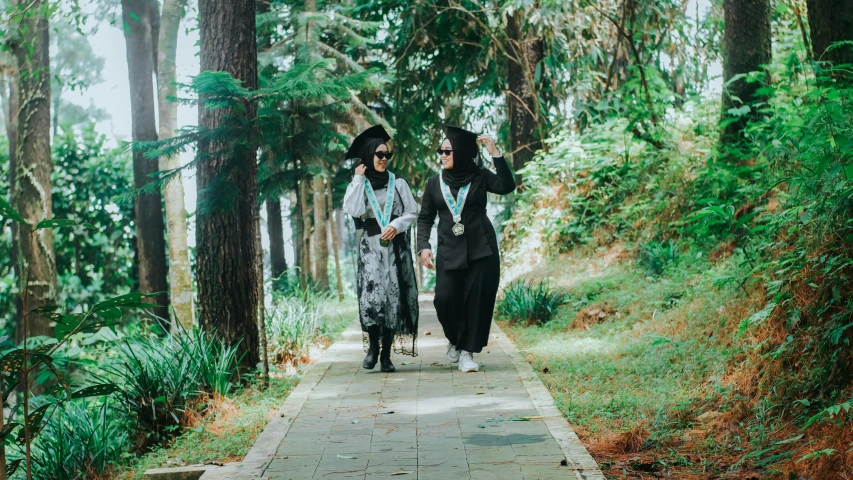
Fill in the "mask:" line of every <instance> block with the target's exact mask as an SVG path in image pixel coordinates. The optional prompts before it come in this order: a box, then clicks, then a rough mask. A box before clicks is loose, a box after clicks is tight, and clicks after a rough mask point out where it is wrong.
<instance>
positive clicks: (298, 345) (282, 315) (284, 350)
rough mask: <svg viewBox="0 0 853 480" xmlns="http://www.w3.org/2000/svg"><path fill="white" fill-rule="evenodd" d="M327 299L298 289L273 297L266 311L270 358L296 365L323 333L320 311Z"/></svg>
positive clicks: (322, 318) (309, 290)
mask: <svg viewBox="0 0 853 480" xmlns="http://www.w3.org/2000/svg"><path fill="white" fill-rule="evenodd" d="M327 301H328V296H326V295H323V294H318V293H316V292H315V291H314V290H313V289H312V288H310V287H309V288H307V289H305V290H301V289H299V287H298V286H296V287H295V288H294V290H291V291H290V292H285V293H284V294H282V295H274V300H273V307H272V308H271V309H268V310H267V318H266V326H267V339H268V340H267V341H268V342H269V352H270V358H271V360H272V361H274V362H275V363H287V362H292V363H294V364H296V363H299V361H300V360H302V359H303V358H304V357H307V356H308V354H309V353H310V348H311V346H313V345H314V343H315V341H316V339H317V338H318V337H319V336H320V335H322V334H323V332H324V330H325V329H326V319H325V316H324V315H323V309H324V307H325V306H326V305H325V303H326V302H327Z"/></svg>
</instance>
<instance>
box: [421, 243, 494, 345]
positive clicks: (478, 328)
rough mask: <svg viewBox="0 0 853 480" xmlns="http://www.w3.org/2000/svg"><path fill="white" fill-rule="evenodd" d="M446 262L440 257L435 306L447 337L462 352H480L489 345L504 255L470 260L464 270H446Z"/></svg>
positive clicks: (437, 263) (437, 270)
mask: <svg viewBox="0 0 853 480" xmlns="http://www.w3.org/2000/svg"><path fill="white" fill-rule="evenodd" d="M443 263H444V262H443V261H442V256H441V255H438V258H437V259H436V265H435V270H436V282H435V299H434V300H433V304H434V305H435V311H436V313H437V314H438V321H439V322H440V323H441V327H442V328H443V329H444V336H445V337H447V339H448V340H449V341H450V342H451V343H452V344H453V345H455V346H456V348H457V349H458V350H464V351H466V352H471V353H480V352H481V351H482V350H483V347H485V346H486V345H488V344H489V329H490V328H491V326H492V312H493V311H494V309H495V298H496V297H497V295H498V286H499V284H500V276H501V262H500V256H498V255H489V256H488V257H485V258H480V259H477V260H473V261H469V263H468V268H467V269H464V270H445V269H444V268H443V267H444V265H443Z"/></svg>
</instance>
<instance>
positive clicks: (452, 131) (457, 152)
mask: <svg viewBox="0 0 853 480" xmlns="http://www.w3.org/2000/svg"><path fill="white" fill-rule="evenodd" d="M444 133H445V135H446V137H445V138H447V139H448V140H450V145H451V147H452V148H453V168H451V169H450V170H448V169H446V168H445V169H444V170H442V171H441V178H442V179H443V180H444V183H446V184H447V186H449V187H451V188H461V187H463V186H465V185H468V184H469V183H471V182H473V181H474V180H475V179H477V177H479V176H480V173H481V171H482V169H483V165H482V159H481V158H480V148H479V146H477V134H476V133H474V132H469V131H468V130H463V129H461V128H458V127H451V126H450V125H444Z"/></svg>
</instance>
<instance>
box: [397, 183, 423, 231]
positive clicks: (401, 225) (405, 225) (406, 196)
mask: <svg viewBox="0 0 853 480" xmlns="http://www.w3.org/2000/svg"><path fill="white" fill-rule="evenodd" d="M394 188H395V189H397V193H399V194H400V200H401V201H402V202H403V214H402V215H400V217H399V218H397V219H396V220H394V221H392V222H391V226H392V227H394V228H395V229H397V232H398V233H399V232H405V231H406V230H408V229H409V228H410V227H411V226H412V224H413V223H415V220H416V219H417V218H418V202H417V201H415V197H414V195H412V191H411V190H410V189H409V184H408V183H406V181H405V180H403V179H400V180H397V181H395V182H394Z"/></svg>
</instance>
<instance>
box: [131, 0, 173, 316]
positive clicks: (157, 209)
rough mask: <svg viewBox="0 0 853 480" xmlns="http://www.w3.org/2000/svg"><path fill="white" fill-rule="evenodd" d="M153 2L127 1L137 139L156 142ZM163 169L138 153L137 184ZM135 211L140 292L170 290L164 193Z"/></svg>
mask: <svg viewBox="0 0 853 480" xmlns="http://www.w3.org/2000/svg"><path fill="white" fill-rule="evenodd" d="M152 1H154V0H122V2H121V10H122V20H123V22H124V38H125V41H126V43H127V74H128V79H129V80H130V108H131V117H132V124H133V127H132V130H133V135H132V136H133V141H134V142H148V141H153V140H157V124H156V121H155V115H154V114H155V101H154V65H155V63H154V58H155V52H154V50H153V49H154V25H155V23H156V21H155V19H154V18H153V17H154V15H153V9H152V8H151V3H150V2H152ZM157 171H158V165H157V161H156V160H149V159H147V158H145V152H143V151H141V150H140V151H134V152H133V179H134V182H133V183H134V186H135V187H136V188H137V189H139V188H142V187H143V186H145V185H146V184H148V183H149V182H151V180H152V179H151V174H153V173H156V172H157ZM134 211H135V214H136V243H137V255H138V257H137V263H138V264H139V290H140V291H142V292H144V293H154V292H165V291H166V290H168V288H169V285H168V282H167V276H168V268H167V266H166V239H165V235H164V232H165V230H166V226H165V225H164V223H163V199H162V196H161V195H160V192H159V191H157V192H153V193H144V194H140V195H137V196H136V199H135V201H134ZM152 301H153V303H156V304H158V305H160V308H156V309H154V311H153V313H154V314H155V315H156V316H157V317H158V319H159V320H160V322H161V326H162V327H163V328H164V329H165V330H166V331H168V329H169V321H168V319H169V310H168V307H167V306H168V305H169V298H168V296H166V295H165V294H164V295H160V296H158V297H156V298H155V299H153V300H152Z"/></svg>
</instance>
